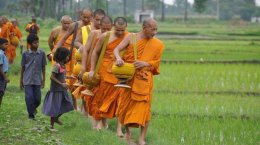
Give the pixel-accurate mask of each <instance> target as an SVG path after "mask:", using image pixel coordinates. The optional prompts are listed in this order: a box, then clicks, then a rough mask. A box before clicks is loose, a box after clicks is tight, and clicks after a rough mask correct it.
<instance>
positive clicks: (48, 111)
mask: <svg viewBox="0 0 260 145" xmlns="http://www.w3.org/2000/svg"><path fill="white" fill-rule="evenodd" d="M69 57H70V51H69V49H66V48H58V49H57V50H56V52H55V54H54V60H55V61H56V64H55V65H54V66H53V69H52V75H51V87H50V90H49V91H48V92H47V94H46V96H45V99H44V103H43V107H42V113H43V114H45V115H47V116H50V117H51V118H50V123H51V129H54V123H57V124H59V125H62V122H61V121H60V120H59V117H60V116H61V115H62V114H63V113H66V112H69V111H71V110H73V109H74V108H73V105H72V99H71V97H70V96H69V94H68V92H67V89H68V87H69V86H68V85H67V84H66V81H65V78H66V74H65V73H66V68H65V64H66V63H67V62H68V61H69Z"/></svg>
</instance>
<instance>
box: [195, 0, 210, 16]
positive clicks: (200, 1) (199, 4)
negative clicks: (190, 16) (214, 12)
mask: <svg viewBox="0 0 260 145" xmlns="http://www.w3.org/2000/svg"><path fill="white" fill-rule="evenodd" d="M206 2H207V0H194V5H193V6H194V8H195V10H196V11H197V12H198V13H202V12H204V11H205V9H206V5H205V4H206Z"/></svg>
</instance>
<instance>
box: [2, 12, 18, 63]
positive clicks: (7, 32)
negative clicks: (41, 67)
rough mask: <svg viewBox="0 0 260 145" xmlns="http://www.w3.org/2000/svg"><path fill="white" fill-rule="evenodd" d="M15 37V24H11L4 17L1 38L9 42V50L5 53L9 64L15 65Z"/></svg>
mask: <svg viewBox="0 0 260 145" xmlns="http://www.w3.org/2000/svg"><path fill="white" fill-rule="evenodd" d="M13 36H14V27H13V24H12V23H10V22H9V20H8V19H7V18H6V16H2V27H1V33H0V37H1V38H5V39H7V40H8V42H9V44H8V48H7V50H6V51H5V54H6V57H7V59H8V61H9V64H13V62H14V59H15V57H16V52H15V46H14V45H13V44H12V43H11V39H12V37H13Z"/></svg>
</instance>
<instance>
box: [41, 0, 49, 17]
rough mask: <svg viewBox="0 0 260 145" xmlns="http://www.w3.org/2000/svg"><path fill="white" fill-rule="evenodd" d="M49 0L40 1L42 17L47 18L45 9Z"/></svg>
mask: <svg viewBox="0 0 260 145" xmlns="http://www.w3.org/2000/svg"><path fill="white" fill-rule="evenodd" d="M48 2H49V1H48V0H41V1H40V8H41V9H40V18H41V19H45V11H46V3H48Z"/></svg>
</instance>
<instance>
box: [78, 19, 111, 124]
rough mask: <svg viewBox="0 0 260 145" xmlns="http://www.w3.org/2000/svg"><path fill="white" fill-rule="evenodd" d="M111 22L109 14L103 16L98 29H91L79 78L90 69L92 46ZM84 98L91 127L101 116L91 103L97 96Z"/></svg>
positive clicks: (85, 96)
mask: <svg viewBox="0 0 260 145" xmlns="http://www.w3.org/2000/svg"><path fill="white" fill-rule="evenodd" d="M112 23H113V22H112V19H111V18H110V17H109V16H104V17H103V18H102V19H101V23H100V24H101V25H100V30H95V31H91V33H90V36H89V39H88V42H87V45H86V47H85V49H84V50H83V59H82V66H83V67H82V70H81V73H80V75H79V77H80V78H82V74H83V73H84V72H86V71H90V58H91V54H92V51H93V50H95V48H94V47H95V45H96V43H97V41H98V40H99V37H100V36H101V34H103V33H105V32H107V31H110V30H111V28H112V26H113V24H112ZM102 44H103V43H102ZM102 44H101V45H102ZM92 90H93V92H94V94H95V92H96V91H97V90H98V86H97V87H95V88H94V89H92ZM84 98H85V100H86V104H87V105H86V107H87V111H88V113H89V115H90V116H91V119H93V118H92V117H94V120H92V121H93V122H92V127H93V128H96V125H97V121H99V120H101V118H100V117H99V116H98V114H97V113H96V112H97V111H98V108H97V106H96V103H94V104H92V102H93V101H94V102H97V101H98V98H96V97H95V96H88V95H84Z"/></svg>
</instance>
